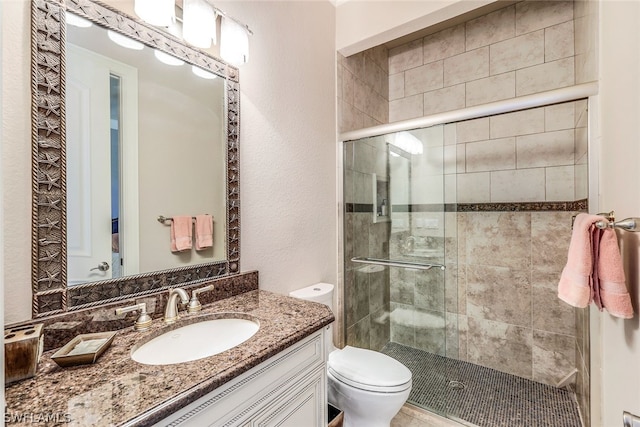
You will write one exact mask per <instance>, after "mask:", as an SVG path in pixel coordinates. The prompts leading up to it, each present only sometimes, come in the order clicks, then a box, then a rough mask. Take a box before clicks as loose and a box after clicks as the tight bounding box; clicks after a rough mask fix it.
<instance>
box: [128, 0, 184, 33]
mask: <svg viewBox="0 0 640 427" xmlns="http://www.w3.org/2000/svg"><path fill="white" fill-rule="evenodd" d="M133 9H134V11H135V12H136V15H138V16H139V17H140V19H142V20H143V21H145V22H147V23H148V24H151V25H156V26H158V27H168V26H169V25H171V24H172V23H173V22H175V20H176V6H175V1H174V0H135V2H134V6H133Z"/></svg>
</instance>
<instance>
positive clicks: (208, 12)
mask: <svg viewBox="0 0 640 427" xmlns="http://www.w3.org/2000/svg"><path fill="white" fill-rule="evenodd" d="M216 18H217V14H216V12H215V10H214V9H213V6H211V5H210V4H209V3H207V2H206V1H205V0H184V4H183V13H182V37H183V38H184V40H185V41H186V42H187V43H189V44H190V45H193V46H196V47H200V48H203V49H208V48H210V47H211V42H213V43H214V44H215V43H216V42H217V40H216V27H217V26H216Z"/></svg>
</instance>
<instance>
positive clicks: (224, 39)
mask: <svg viewBox="0 0 640 427" xmlns="http://www.w3.org/2000/svg"><path fill="white" fill-rule="evenodd" d="M220 56H221V57H222V59H224V60H225V61H227V62H228V63H230V64H232V65H235V66H239V65H242V64H244V63H246V62H247V61H248V60H249V31H248V28H246V27H243V26H242V25H241V24H239V23H238V22H236V21H234V20H232V19H229V18H227V17H224V16H223V17H222V22H221V25H220Z"/></svg>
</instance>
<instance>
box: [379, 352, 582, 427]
mask: <svg viewBox="0 0 640 427" xmlns="http://www.w3.org/2000/svg"><path fill="white" fill-rule="evenodd" d="M382 353H384V354H387V355H389V356H391V357H393V358H394V359H396V360H399V361H400V362H402V363H403V364H404V365H405V366H406V367H407V368H409V370H410V371H411V372H412V374H413V387H412V389H411V394H410V396H409V403H412V404H414V405H416V406H419V407H423V408H426V409H428V410H430V411H433V412H435V413H438V414H447V415H448V417H450V418H452V419H454V420H455V419H457V420H459V422H460V423H462V424H467V425H475V426H479V427H582V423H581V421H580V415H579V413H578V408H577V403H576V400H575V395H574V394H573V393H572V392H570V391H567V390H565V389H558V388H555V387H551V386H548V385H545V384H541V383H538V382H535V381H531V380H527V379H524V378H520V377H516V376H514V375H510V374H506V373H503V372H499V371H496V370H494V369H490V368H485V367H483V366H479V365H474V364H472V363H468V362H463V361H460V360H456V359H448V358H446V357H442V356H438V355H436V354H433V353H428V352H426V351H422V350H417V349H414V348H411V347H407V346H404V345H401V344H397V343H393V342H390V343H388V344H387V345H386V346H385V347H384V348H383V349H382ZM452 381H455V382H457V383H453V384H451V382H452ZM452 385H453V387H452Z"/></svg>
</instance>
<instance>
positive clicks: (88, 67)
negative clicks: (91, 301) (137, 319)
mask: <svg viewBox="0 0 640 427" xmlns="http://www.w3.org/2000/svg"><path fill="white" fill-rule="evenodd" d="M132 70H133V71H132ZM131 72H133V76H134V78H133V79H134V80H135V79H137V77H135V76H136V71H135V69H133V68H132V67H129V66H127V65H124V64H121V63H118V62H115V61H112V60H110V59H109V58H106V57H104V56H101V55H96V54H95V53H93V52H90V51H88V50H85V49H83V48H80V47H77V46H75V45H72V44H68V45H67V94H66V109H67V260H68V267H67V271H68V284H69V285H73V284H78V283H84V282H90V281H96V280H105V279H110V278H111V277H112V274H111V272H112V271H113V265H112V228H111V220H112V218H111V162H110V157H111V148H110V126H111V120H110V76H111V74H127V73H128V75H131ZM136 86H137V84H136ZM136 96H137V88H136ZM136 161H137V159H136Z"/></svg>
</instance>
